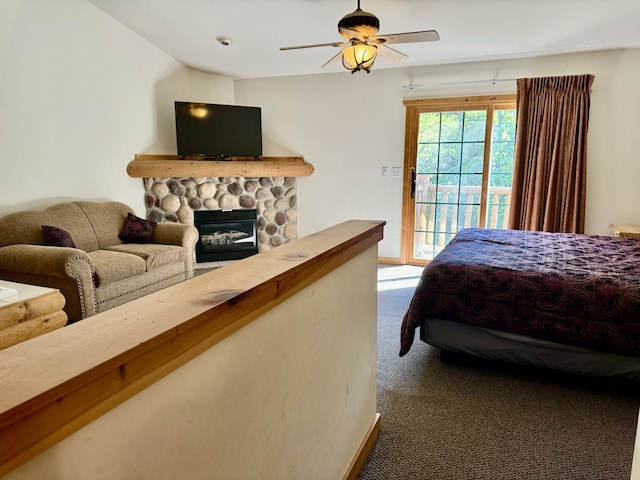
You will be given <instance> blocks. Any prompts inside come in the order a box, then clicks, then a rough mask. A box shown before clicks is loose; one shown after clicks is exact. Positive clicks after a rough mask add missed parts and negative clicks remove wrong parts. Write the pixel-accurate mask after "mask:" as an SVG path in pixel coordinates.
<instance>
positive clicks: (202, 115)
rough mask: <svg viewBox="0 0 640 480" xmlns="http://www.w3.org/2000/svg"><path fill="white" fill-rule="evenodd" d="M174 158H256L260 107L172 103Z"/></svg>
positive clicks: (259, 134)
mask: <svg viewBox="0 0 640 480" xmlns="http://www.w3.org/2000/svg"><path fill="white" fill-rule="evenodd" d="M175 112H176V143H177V147H178V155H181V156H189V155H199V156H204V157H205V158H211V159H225V158H227V157H260V156H261V155H262V110H261V109H260V107H245V106H240V105H218V104H211V103H194V102H175Z"/></svg>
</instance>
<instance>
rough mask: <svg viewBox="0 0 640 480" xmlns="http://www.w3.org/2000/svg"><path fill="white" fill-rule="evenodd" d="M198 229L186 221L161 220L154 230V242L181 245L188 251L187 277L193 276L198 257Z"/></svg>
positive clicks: (152, 240)
mask: <svg viewBox="0 0 640 480" xmlns="http://www.w3.org/2000/svg"><path fill="white" fill-rule="evenodd" d="M197 241H198V229H197V228H196V227H194V226H193V225H186V224H184V223H173V222H160V223H158V224H157V225H156V228H155V230H154V231H153V237H152V238H151V242H152V243H162V244H166V245H180V246H182V247H184V248H185V249H186V251H187V255H186V260H185V270H186V276H187V278H190V277H192V276H193V266H194V263H195V258H196V242H197Z"/></svg>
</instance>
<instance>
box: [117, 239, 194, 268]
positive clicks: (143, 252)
mask: <svg viewBox="0 0 640 480" xmlns="http://www.w3.org/2000/svg"><path fill="white" fill-rule="evenodd" d="M107 250H111V251H113V252H122V253H129V254H131V255H137V256H138V257H140V258H142V259H143V260H144V261H145V263H146V265H147V271H150V270H153V269H155V268H158V267H162V266H163V265H168V264H170V263H183V262H184V261H185V256H186V250H185V249H184V248H183V247H179V246H177V245H162V244H156V243H123V244H122V245H113V246H111V247H107Z"/></svg>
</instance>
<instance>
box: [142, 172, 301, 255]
mask: <svg viewBox="0 0 640 480" xmlns="http://www.w3.org/2000/svg"><path fill="white" fill-rule="evenodd" d="M143 182H144V189H145V205H146V209H147V219H149V220H153V221H156V222H162V221H170V222H180V223H185V224H190V225H194V224H195V222H194V217H195V215H194V212H196V211H202V210H223V211H224V210H234V209H255V210H256V214H257V244H258V250H259V251H260V252H263V251H267V250H270V249H271V248H274V247H278V246H280V245H283V244H285V243H287V242H289V241H290V240H295V239H296V238H297V236H298V228H297V210H296V199H297V191H296V177H168V178H165V177H152V178H143Z"/></svg>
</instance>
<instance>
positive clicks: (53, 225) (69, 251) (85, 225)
mask: <svg viewBox="0 0 640 480" xmlns="http://www.w3.org/2000/svg"><path fill="white" fill-rule="evenodd" d="M136 227H138V228H136ZM139 227H142V228H141V229H140V228H139ZM123 238H124V240H123ZM197 238H198V232H197V230H196V228H195V227H193V226H192V225H184V224H179V223H170V222H161V223H157V224H155V223H154V222H148V221H146V220H144V219H140V218H138V217H136V216H135V214H134V212H133V210H132V209H131V208H129V207H128V206H127V205H125V204H123V203H119V202H88V201H77V202H67V203H61V204H58V205H54V206H52V207H49V208H46V209H43V210H31V211H23V212H15V213H10V214H8V215H6V216H4V217H2V218H0V279H3V280H9V281H13V282H20V283H28V284H32V285H42V286H47V287H52V288H57V289H59V290H60V292H61V293H62V294H63V295H64V297H65V299H66V305H65V307H64V309H65V311H66V313H67V315H68V317H69V323H71V322H74V321H77V320H80V319H83V318H86V317H89V316H91V315H95V314H97V313H100V312H103V311H105V310H108V309H110V308H113V307H115V306H118V305H121V304H123V303H126V302H128V301H130V300H133V299H136V298H139V297H142V296H143V295H147V294H149V293H152V292H155V291H158V290H160V289H162V288H165V287H168V286H170V285H173V284H176V283H178V282H181V281H183V280H186V279H187V278H189V277H191V276H193V264H194V248H195V244H196V241H197ZM73 247H75V248H73Z"/></svg>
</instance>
